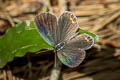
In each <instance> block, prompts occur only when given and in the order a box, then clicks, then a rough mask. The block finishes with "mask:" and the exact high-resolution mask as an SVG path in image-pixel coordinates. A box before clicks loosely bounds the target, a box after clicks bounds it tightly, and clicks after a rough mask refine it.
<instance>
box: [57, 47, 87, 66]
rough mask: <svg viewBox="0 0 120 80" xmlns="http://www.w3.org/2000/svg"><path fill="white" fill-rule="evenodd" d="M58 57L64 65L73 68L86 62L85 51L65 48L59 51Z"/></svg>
mask: <svg viewBox="0 0 120 80" xmlns="http://www.w3.org/2000/svg"><path fill="white" fill-rule="evenodd" d="M57 56H58V58H59V60H60V61H61V62H62V63H63V64H65V65H66V66H68V67H71V68H72V67H76V66H78V65H79V64H80V63H81V62H82V61H83V60H84V58H85V51H84V50H75V49H69V48H64V49H62V50H60V51H58V53H57Z"/></svg>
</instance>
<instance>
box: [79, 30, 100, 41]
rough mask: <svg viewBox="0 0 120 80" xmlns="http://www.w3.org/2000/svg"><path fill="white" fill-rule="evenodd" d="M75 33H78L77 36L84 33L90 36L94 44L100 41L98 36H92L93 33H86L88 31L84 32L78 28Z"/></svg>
mask: <svg viewBox="0 0 120 80" xmlns="http://www.w3.org/2000/svg"><path fill="white" fill-rule="evenodd" d="M77 32H78V33H79V34H83V33H86V34H88V35H90V36H92V37H93V38H94V41H95V42H98V41H99V40H100V38H99V36H98V35H96V34H93V33H91V32H88V31H86V30H83V29H80V28H79V29H78V31H77Z"/></svg>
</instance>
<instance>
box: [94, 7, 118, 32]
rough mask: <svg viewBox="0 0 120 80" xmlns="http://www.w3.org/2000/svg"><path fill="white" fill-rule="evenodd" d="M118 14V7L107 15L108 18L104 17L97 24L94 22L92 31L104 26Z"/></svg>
mask: <svg viewBox="0 0 120 80" xmlns="http://www.w3.org/2000/svg"><path fill="white" fill-rule="evenodd" d="M118 16H120V9H118V10H116V11H115V12H114V13H113V14H112V15H110V16H109V18H106V19H104V20H103V21H102V22H100V23H99V24H96V26H95V28H93V29H92V32H96V31H98V30H99V29H101V28H102V27H104V26H106V25H107V24H109V23H110V22H112V21H113V20H115V19H116V18H117V17H118Z"/></svg>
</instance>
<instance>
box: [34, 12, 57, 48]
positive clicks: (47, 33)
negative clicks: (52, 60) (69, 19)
mask: <svg viewBox="0 0 120 80" xmlns="http://www.w3.org/2000/svg"><path fill="white" fill-rule="evenodd" d="M34 22H35V24H36V27H37V29H38V31H39V32H40V35H41V36H42V37H43V39H44V40H45V41H46V42H47V43H48V44H50V45H53V46H54V45H55V44H56V28H57V18H56V16H54V15H52V14H51V13H47V12H46V13H41V14H38V15H37V16H36V17H35V19H34Z"/></svg>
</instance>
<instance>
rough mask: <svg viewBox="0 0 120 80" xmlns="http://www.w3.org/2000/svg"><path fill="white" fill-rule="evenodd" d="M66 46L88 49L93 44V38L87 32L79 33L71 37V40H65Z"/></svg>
mask: <svg viewBox="0 0 120 80" xmlns="http://www.w3.org/2000/svg"><path fill="white" fill-rule="evenodd" d="M66 42H67V44H66V46H67V47H71V48H76V49H84V50H87V49H90V48H91V47H92V46H93V44H94V39H93V38H92V37H91V36H89V35H88V34H80V35H76V36H75V37H73V38H72V39H71V40H69V41H66Z"/></svg>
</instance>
